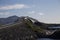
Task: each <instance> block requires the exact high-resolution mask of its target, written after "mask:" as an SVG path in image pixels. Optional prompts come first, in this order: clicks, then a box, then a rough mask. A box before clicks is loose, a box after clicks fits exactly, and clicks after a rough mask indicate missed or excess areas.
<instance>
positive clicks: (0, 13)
mask: <svg viewBox="0 0 60 40" xmlns="http://www.w3.org/2000/svg"><path fill="white" fill-rule="evenodd" d="M9 14H10V12H0V15H6V16H7V15H9Z"/></svg>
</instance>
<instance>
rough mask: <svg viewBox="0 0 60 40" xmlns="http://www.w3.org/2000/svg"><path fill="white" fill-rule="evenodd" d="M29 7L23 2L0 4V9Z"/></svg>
mask: <svg viewBox="0 0 60 40" xmlns="http://www.w3.org/2000/svg"><path fill="white" fill-rule="evenodd" d="M23 8H29V6H27V5H25V4H15V5H8V6H0V10H10V9H23Z"/></svg>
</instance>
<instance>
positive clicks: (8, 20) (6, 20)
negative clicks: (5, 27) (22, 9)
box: [0, 16, 19, 24]
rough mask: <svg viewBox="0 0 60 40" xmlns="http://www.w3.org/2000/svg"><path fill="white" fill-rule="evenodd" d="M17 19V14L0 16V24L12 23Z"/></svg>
mask: <svg viewBox="0 0 60 40" xmlns="http://www.w3.org/2000/svg"><path fill="white" fill-rule="evenodd" d="M17 19H19V17H18V16H11V17H8V18H0V24H9V23H14V22H15V21H16V20H17Z"/></svg>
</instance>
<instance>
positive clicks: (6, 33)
mask: <svg viewBox="0 0 60 40" xmlns="http://www.w3.org/2000/svg"><path fill="white" fill-rule="evenodd" d="M36 38H37V35H36V34H35V32H34V31H32V30H31V29H30V28H29V27H28V25H26V24H24V23H19V24H16V25H13V26H11V27H6V28H2V29H0V40H36Z"/></svg>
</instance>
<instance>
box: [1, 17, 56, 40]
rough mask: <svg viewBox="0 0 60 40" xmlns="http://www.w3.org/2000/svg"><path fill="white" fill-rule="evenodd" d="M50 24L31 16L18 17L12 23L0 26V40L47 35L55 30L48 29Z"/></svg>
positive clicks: (18, 39)
mask: <svg viewBox="0 0 60 40" xmlns="http://www.w3.org/2000/svg"><path fill="white" fill-rule="evenodd" d="M13 20H14V19H13ZM52 25H53V24H45V23H42V22H39V21H37V20H36V19H33V18H31V17H19V18H17V19H16V20H14V21H13V23H11V22H10V23H9V24H5V25H1V26H0V40H36V39H37V38H38V37H48V36H51V35H52V34H53V33H54V32H56V31H55V30H48V27H49V26H52ZM53 26H55V24H54V25H53Z"/></svg>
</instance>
